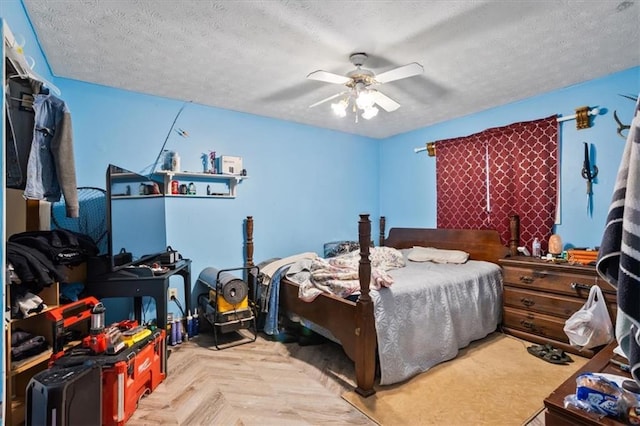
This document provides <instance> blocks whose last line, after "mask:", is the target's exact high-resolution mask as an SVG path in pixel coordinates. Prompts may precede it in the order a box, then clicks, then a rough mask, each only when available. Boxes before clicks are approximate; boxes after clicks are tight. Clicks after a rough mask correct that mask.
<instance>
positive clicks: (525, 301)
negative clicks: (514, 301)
mask: <svg viewBox="0 0 640 426" xmlns="http://www.w3.org/2000/svg"><path fill="white" fill-rule="evenodd" d="M520 302H522V304H523V305H524V306H526V307H527V308H528V307H530V306H533V305H535V304H536V302H535V300H531V299H527V298H526V297H523V298H522V299H520Z"/></svg>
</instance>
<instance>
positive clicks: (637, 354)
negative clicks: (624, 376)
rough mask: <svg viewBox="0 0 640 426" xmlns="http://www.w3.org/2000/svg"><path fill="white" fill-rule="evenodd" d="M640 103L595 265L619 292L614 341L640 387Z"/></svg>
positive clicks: (619, 171)
mask: <svg viewBox="0 0 640 426" xmlns="http://www.w3.org/2000/svg"><path fill="white" fill-rule="evenodd" d="M639 107H640V103H638V104H636V113H635V118H634V119H633V122H632V123H631V128H630V129H629V135H628V137H627V143H626V145H625V149H624V153H623V154H622V160H621V162H620V167H619V169H618V176H617V178H616V184H615V187H614V192H613V197H612V200H611V205H610V207H609V214H608V216H607V224H606V227H605V230H604V234H603V236H602V244H601V245H600V252H599V257H598V262H597V269H598V273H599V274H600V275H601V276H602V277H603V278H604V279H605V280H606V281H607V282H609V283H610V284H612V285H613V286H615V287H616V288H617V289H618V318H617V324H616V338H617V340H618V343H619V344H620V347H621V349H622V350H623V352H624V353H625V355H626V356H627V358H629V365H630V366H631V374H632V376H633V378H634V379H635V381H636V382H637V383H638V384H640V112H639Z"/></svg>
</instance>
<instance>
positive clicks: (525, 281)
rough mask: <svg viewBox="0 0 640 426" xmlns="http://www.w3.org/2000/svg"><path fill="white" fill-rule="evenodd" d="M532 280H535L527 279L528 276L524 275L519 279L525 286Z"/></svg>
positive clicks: (532, 279)
mask: <svg viewBox="0 0 640 426" xmlns="http://www.w3.org/2000/svg"><path fill="white" fill-rule="evenodd" d="M534 280H535V278H533V277H528V276H526V275H522V276H521V277H520V281H522V282H523V283H525V284H531V283H532V282H533V281H534Z"/></svg>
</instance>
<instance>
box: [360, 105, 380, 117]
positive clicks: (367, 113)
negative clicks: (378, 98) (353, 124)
mask: <svg viewBox="0 0 640 426" xmlns="http://www.w3.org/2000/svg"><path fill="white" fill-rule="evenodd" d="M378 111H379V110H378V108H376V107H374V106H371V107H368V108H365V110H364V112H363V113H362V118H364V119H365V120H371V119H372V118H373V117H375V116H376V115H378Z"/></svg>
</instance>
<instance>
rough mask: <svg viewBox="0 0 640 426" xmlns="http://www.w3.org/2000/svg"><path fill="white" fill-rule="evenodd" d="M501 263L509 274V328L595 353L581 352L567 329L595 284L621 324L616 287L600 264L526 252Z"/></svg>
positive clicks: (532, 338) (567, 348)
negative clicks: (559, 260) (557, 260)
mask: <svg viewBox="0 0 640 426" xmlns="http://www.w3.org/2000/svg"><path fill="white" fill-rule="evenodd" d="M500 264H501V265H502V268H503V276H504V292H503V311H502V315H503V316H502V326H503V331H504V332H505V333H508V334H512V335H514V336H517V337H519V338H521V339H525V340H527V341H530V342H534V343H538V344H545V343H550V344H551V345H553V346H555V347H557V348H560V349H563V350H565V351H567V352H571V353H575V354H578V355H581V356H584V357H588V358H591V357H592V356H593V355H594V353H595V352H596V351H597V350H596V351H594V350H583V351H580V350H579V349H578V348H575V347H573V346H571V345H570V344H569V338H568V337H567V336H566V334H565V333H564V330H563V328H564V323H565V321H566V320H567V319H568V318H569V317H570V316H571V315H572V314H573V313H574V312H576V311H577V310H578V309H580V308H581V307H582V306H583V305H584V304H585V302H586V300H587V298H588V296H589V289H590V288H591V286H592V285H594V284H597V285H598V286H600V288H601V289H602V291H603V293H604V295H605V299H606V301H607V306H608V308H609V315H610V317H611V320H612V322H613V323H614V324H615V319H616V309H617V305H616V290H615V288H614V287H612V286H611V285H609V284H608V283H607V282H606V281H604V280H603V279H601V278H600V277H599V275H598V273H597V272H596V268H595V267H593V266H582V265H569V264H567V263H551V262H547V261H544V260H541V259H536V258H532V257H525V256H515V257H510V258H506V259H501V260H500ZM596 349H598V348H596Z"/></svg>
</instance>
